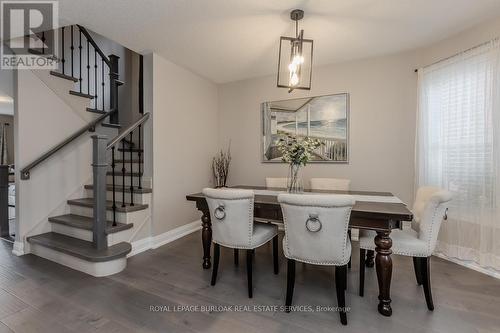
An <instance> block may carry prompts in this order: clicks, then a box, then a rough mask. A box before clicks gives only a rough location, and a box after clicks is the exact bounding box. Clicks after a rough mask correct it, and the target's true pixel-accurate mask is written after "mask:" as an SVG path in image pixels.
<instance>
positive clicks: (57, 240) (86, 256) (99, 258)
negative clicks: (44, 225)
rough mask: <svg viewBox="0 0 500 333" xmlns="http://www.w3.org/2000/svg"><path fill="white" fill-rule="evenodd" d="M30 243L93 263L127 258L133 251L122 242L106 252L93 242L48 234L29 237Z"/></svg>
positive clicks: (52, 233) (127, 244)
mask: <svg viewBox="0 0 500 333" xmlns="http://www.w3.org/2000/svg"><path fill="white" fill-rule="evenodd" d="M28 242H29V243H32V244H39V245H42V246H45V247H48V248H50V249H53V250H56V251H59V252H63V253H66V254H69V255H71V256H74V257H77V258H81V259H83V260H86V261H91V262H105V261H111V260H114V259H118V258H122V257H124V256H126V255H127V254H128V253H130V251H131V250H132V246H131V245H130V243H127V242H121V243H118V244H115V245H112V246H109V247H108V248H107V249H104V250H97V249H96V248H95V247H94V245H93V244H92V242H87V241H84V240H81V239H78V238H74V237H70V236H66V235H62V234H58V233H55V232H47V233H44V234H40V235H36V236H31V237H28Z"/></svg>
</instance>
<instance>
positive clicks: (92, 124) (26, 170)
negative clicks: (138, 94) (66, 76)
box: [21, 110, 115, 180]
mask: <svg viewBox="0 0 500 333" xmlns="http://www.w3.org/2000/svg"><path fill="white" fill-rule="evenodd" d="M114 112H115V110H111V111H108V112H106V113H105V114H103V115H101V116H99V118H97V119H95V120H93V121H92V122H90V123H89V124H87V125H85V126H84V127H82V128H81V129H79V130H78V131H77V132H75V133H74V134H72V135H71V136H70V137H68V138H67V139H65V140H64V141H63V142H61V143H59V144H58V145H56V146H54V147H52V148H51V149H50V150H49V151H47V152H46V153H44V154H43V155H42V156H40V157H39V158H37V159H36V160H34V161H33V162H31V163H30V164H28V165H27V166H26V167H24V168H23V169H22V170H21V179H22V180H27V179H30V172H31V170H32V169H34V168H35V167H36V166H38V165H39V164H40V163H42V162H44V161H45V160H46V159H48V158H50V157H51V156H52V155H54V154H55V153H57V152H58V151H59V150H61V149H62V148H64V147H65V146H66V145H68V144H69V143H71V142H73V141H74V140H75V139H77V138H78V137H80V136H81V135H82V134H84V133H86V132H87V131H89V130H92V129H94V128H95V127H96V126H97V125H98V124H99V123H100V122H102V121H103V120H104V119H105V118H107V117H108V116H110V115H111V114H113V113H114Z"/></svg>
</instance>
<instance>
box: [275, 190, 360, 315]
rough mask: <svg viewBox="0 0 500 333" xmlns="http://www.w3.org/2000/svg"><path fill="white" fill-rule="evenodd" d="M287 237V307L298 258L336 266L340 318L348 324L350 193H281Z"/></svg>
mask: <svg viewBox="0 0 500 333" xmlns="http://www.w3.org/2000/svg"><path fill="white" fill-rule="evenodd" d="M278 201H279V202H280V204H281V209H282V211H283V221H284V224H285V238H284V240H283V252H284V254H285V257H286V258H287V259H288V272H287V292H286V302H285V305H286V308H285V310H286V311H287V312H288V311H289V310H290V306H291V304H292V298H293V289H294V284H295V261H299V262H303V263H308V264H313V265H327V266H335V285H336V289H337V302H338V306H339V308H340V309H341V311H340V320H341V322H342V324H344V325H346V324H347V314H346V312H345V311H342V309H344V310H345V290H346V286H347V262H348V261H349V258H350V256H351V242H350V240H349V237H347V229H348V225H349V219H350V216H351V209H352V206H353V205H354V203H355V201H354V199H353V197H352V196H348V195H311V194H309V195H308V194H280V195H279V196H278Z"/></svg>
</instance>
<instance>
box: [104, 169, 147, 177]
mask: <svg viewBox="0 0 500 333" xmlns="http://www.w3.org/2000/svg"><path fill="white" fill-rule="evenodd" d="M106 174H107V175H108V176H112V175H113V172H112V171H108V172H107V173H106ZM122 175H123V173H122V171H121V170H118V169H116V170H115V176H122ZM125 176H133V177H139V176H142V172H141V173H139V172H129V171H125Z"/></svg>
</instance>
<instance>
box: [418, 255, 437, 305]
mask: <svg viewBox="0 0 500 333" xmlns="http://www.w3.org/2000/svg"><path fill="white" fill-rule="evenodd" d="M419 260H420V268H421V269H422V284H423V285H424V294H425V302H426V303H427V308H428V309H429V310H430V311H434V302H433V301H432V292H431V257H427V258H419Z"/></svg>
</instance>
